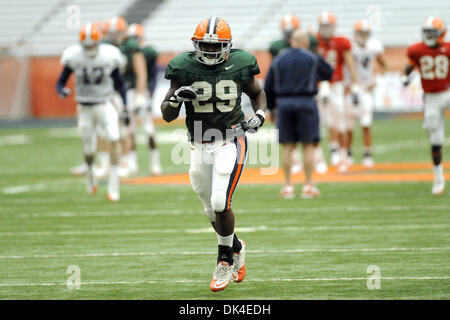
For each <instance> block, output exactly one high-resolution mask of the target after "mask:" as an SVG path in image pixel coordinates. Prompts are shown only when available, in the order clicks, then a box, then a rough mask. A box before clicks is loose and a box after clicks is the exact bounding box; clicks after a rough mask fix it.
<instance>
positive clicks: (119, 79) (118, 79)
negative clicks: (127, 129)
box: [111, 68, 130, 126]
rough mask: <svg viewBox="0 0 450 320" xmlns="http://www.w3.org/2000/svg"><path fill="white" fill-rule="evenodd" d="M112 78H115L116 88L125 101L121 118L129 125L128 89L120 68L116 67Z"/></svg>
mask: <svg viewBox="0 0 450 320" xmlns="http://www.w3.org/2000/svg"><path fill="white" fill-rule="evenodd" d="M111 78H112V79H113V84H114V90H116V91H117V92H118V93H119V94H120V97H121V98H122V102H123V112H122V114H121V118H122V119H123V123H124V124H125V125H126V126H128V125H129V124H130V116H129V114H128V108H127V89H126V85H125V80H124V78H123V76H122V74H121V73H120V70H119V68H116V69H114V70H113V72H112V73H111Z"/></svg>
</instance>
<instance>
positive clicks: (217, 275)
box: [209, 261, 232, 291]
mask: <svg viewBox="0 0 450 320" xmlns="http://www.w3.org/2000/svg"><path fill="white" fill-rule="evenodd" d="M231 277H232V267H231V265H230V264H229V263H228V262H226V261H219V262H218V263H217V265H216V270H214V273H213V277H212V280H211V284H210V285H209V288H210V289H211V290H212V291H220V290H223V289H225V288H226V287H228V284H229V283H230V280H231Z"/></svg>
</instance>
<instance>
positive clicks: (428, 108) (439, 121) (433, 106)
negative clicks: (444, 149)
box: [424, 90, 450, 146]
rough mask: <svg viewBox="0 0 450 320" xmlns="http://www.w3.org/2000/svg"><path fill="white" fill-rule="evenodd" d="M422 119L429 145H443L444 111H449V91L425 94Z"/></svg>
mask: <svg viewBox="0 0 450 320" xmlns="http://www.w3.org/2000/svg"><path fill="white" fill-rule="evenodd" d="M424 105H425V110H424V119H425V126H426V128H427V131H428V136H429V138H430V142H431V145H439V146H441V145H443V144H444V139H445V109H450V90H447V91H443V92H437V93H425V97H424Z"/></svg>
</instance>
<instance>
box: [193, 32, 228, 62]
mask: <svg viewBox="0 0 450 320" xmlns="http://www.w3.org/2000/svg"><path fill="white" fill-rule="evenodd" d="M205 37H206V35H205ZM192 42H193V44H194V49H195V57H196V58H197V60H198V61H199V62H200V63H203V64H206V65H209V66H212V65H216V64H220V63H222V62H224V61H225V60H226V59H227V58H228V54H229V52H230V50H231V46H232V43H231V41H230V40H228V39H211V40H209V39H208V40H204V39H202V40H192Z"/></svg>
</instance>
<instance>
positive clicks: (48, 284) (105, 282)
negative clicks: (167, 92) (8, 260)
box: [0, 276, 450, 287]
mask: <svg viewBox="0 0 450 320" xmlns="http://www.w3.org/2000/svg"><path fill="white" fill-rule="evenodd" d="M379 279H380V280H388V281H401V280H448V279H450V276H422V277H401V276H400V277H380V278H379ZM366 280H367V277H337V278H267V279H258V278H255V279H252V278H246V279H245V282H307V281H320V282H328V281H366ZM208 282H209V280H192V279H179V280H177V279H159V280H139V281H115V280H92V281H84V282H80V287H81V286H95V285H138V284H164V283H166V284H167V283H174V284H176V283H208ZM38 286H39V287H40V286H41V287H55V286H67V282H29V283H0V287H38Z"/></svg>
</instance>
